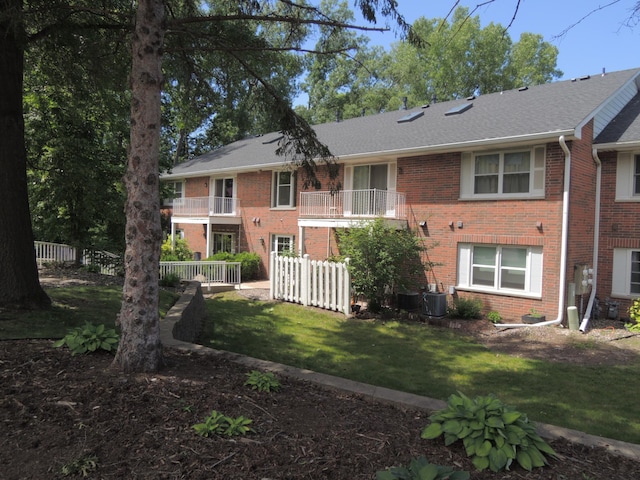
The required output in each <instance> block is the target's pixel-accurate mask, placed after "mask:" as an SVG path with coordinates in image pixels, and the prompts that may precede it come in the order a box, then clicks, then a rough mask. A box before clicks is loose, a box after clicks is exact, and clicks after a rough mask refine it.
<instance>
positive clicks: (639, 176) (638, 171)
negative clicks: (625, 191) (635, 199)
mask: <svg viewBox="0 0 640 480" xmlns="http://www.w3.org/2000/svg"><path fill="white" fill-rule="evenodd" d="M635 164H636V165H635V167H636V168H635V171H634V173H633V194H634V195H640V155H636V157H635Z"/></svg>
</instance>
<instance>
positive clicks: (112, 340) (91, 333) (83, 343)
mask: <svg viewBox="0 0 640 480" xmlns="http://www.w3.org/2000/svg"><path fill="white" fill-rule="evenodd" d="M63 345H66V346H67V347H69V350H71V355H75V354H77V353H87V352H95V351H96V350H105V351H107V352H112V351H115V350H116V349H117V348H118V334H117V333H116V331H115V330H114V329H113V328H105V326H104V324H100V325H93V324H91V323H88V322H87V323H85V324H84V326H82V327H76V328H74V329H72V330H71V331H69V333H67V334H66V335H65V336H64V337H62V338H61V339H60V340H58V341H57V342H55V343H54V344H53V346H54V347H62V346H63Z"/></svg>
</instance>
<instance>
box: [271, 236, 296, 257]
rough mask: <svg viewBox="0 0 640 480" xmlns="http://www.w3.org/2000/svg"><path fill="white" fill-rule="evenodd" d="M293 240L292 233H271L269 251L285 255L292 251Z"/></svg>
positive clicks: (293, 249)
mask: <svg viewBox="0 0 640 480" xmlns="http://www.w3.org/2000/svg"><path fill="white" fill-rule="evenodd" d="M294 241H295V238H294V236H293V235H271V251H272V252H278V253H279V254H285V255H286V254H291V253H294V252H295V247H294V245H295V244H294Z"/></svg>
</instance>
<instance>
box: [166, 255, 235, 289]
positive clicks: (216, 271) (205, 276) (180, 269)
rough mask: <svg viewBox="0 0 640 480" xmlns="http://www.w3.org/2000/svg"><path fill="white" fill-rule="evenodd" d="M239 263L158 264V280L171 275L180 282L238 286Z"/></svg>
mask: <svg viewBox="0 0 640 480" xmlns="http://www.w3.org/2000/svg"><path fill="white" fill-rule="evenodd" d="M241 265H242V264H241V263H240V262H223V261H202V262H195V261H194V262H160V278H164V277H165V276H167V275H168V274H170V273H172V274H175V275H178V276H179V277H180V280H196V279H198V278H200V279H201V280H202V283H208V284H210V283H224V284H231V285H240V282H241Z"/></svg>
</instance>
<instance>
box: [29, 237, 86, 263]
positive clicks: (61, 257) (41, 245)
mask: <svg viewBox="0 0 640 480" xmlns="http://www.w3.org/2000/svg"><path fill="white" fill-rule="evenodd" d="M33 248H34V249H35V252H36V262H37V263H38V266H40V267H41V266H42V264H43V263H62V262H75V260H76V249H75V247H71V246H69V245H63V244H61V243H51V242H40V241H36V242H33Z"/></svg>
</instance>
